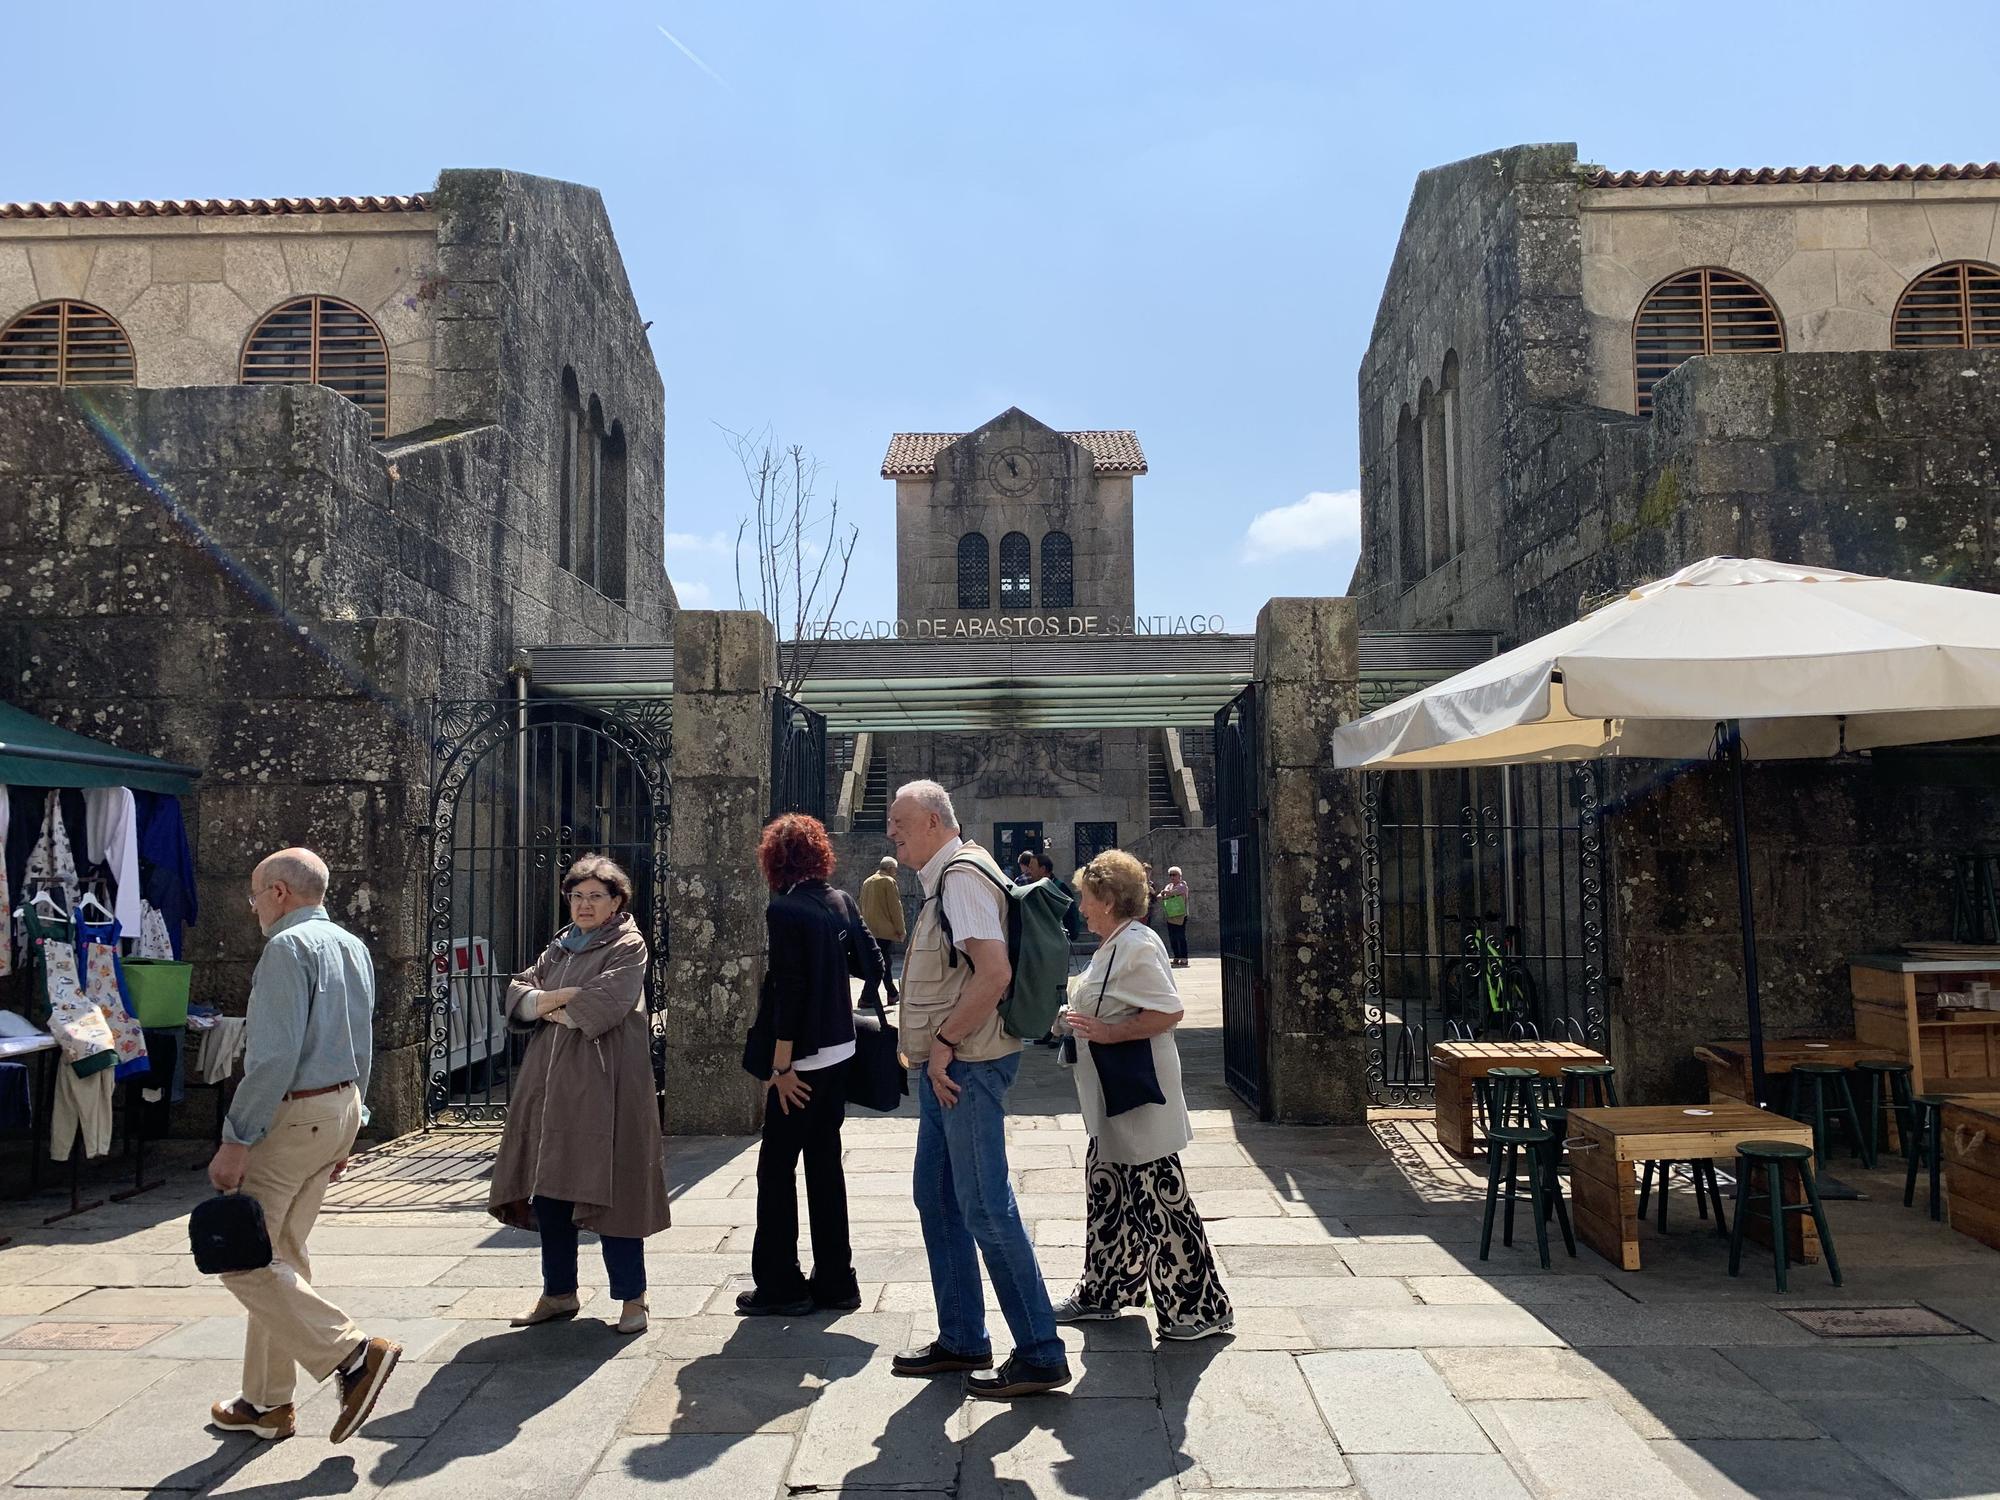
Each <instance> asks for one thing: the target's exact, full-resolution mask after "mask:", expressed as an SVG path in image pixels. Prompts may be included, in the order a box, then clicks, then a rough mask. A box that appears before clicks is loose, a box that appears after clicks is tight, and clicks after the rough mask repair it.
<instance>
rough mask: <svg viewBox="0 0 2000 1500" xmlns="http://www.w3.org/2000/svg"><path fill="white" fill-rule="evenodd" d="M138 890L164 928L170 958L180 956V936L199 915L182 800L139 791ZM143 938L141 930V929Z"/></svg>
mask: <svg viewBox="0 0 2000 1500" xmlns="http://www.w3.org/2000/svg"><path fill="white" fill-rule="evenodd" d="M134 802H135V805H136V806H137V808H138V813H139V887H140V893H141V894H142V895H143V896H144V897H145V899H146V900H147V901H149V902H151V903H152V905H153V907H154V909H155V910H157V911H158V912H159V913H160V918H161V920H162V922H163V923H164V924H165V926H166V930H167V938H168V941H169V942H170V943H171V944H172V945H173V956H174V957H175V958H179V957H180V956H181V953H182V943H183V935H184V933H185V932H186V929H188V928H189V927H192V926H193V925H194V923H195V920H196V918H197V917H199V915H200V904H199V902H198V901H197V899H196V895H195V884H194V851H193V849H192V848H190V847H189V845H188V837H187V824H186V823H185V822H184V821H183V820H182V817H181V799H180V798H178V797H169V796H167V795H165V794H164V793H161V792H138V793H135V794H134ZM140 931H141V934H142V935H143V931H144V929H143V928H141V929H140Z"/></svg>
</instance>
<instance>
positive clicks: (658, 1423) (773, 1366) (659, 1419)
mask: <svg viewBox="0 0 2000 1500" xmlns="http://www.w3.org/2000/svg"><path fill="white" fill-rule="evenodd" d="M825 1368H826V1361H825V1360H823V1359H822V1360H799V1359H736V1358H728V1357H724V1356H712V1357H704V1358H699V1359H685V1360H683V1359H668V1360H662V1361H661V1362H660V1364H659V1366H658V1368H657V1369H656V1370H655V1371H654V1372H653V1376H652V1378H651V1379H650V1380H648V1381H647V1382H646V1385H645V1387H644V1389H642V1390H641V1391H640V1392H639V1396H638V1399H637V1400H636V1401H634V1402H633V1404H632V1410H631V1411H630V1412H629V1413H627V1415H626V1419H625V1430H626V1431H627V1432H632V1433H662V1434H665V1433H671V1434H673V1435H675V1436H677V1437H678V1436H681V1435H684V1434H694V1433H711V1434H712V1433H725V1434H726V1433H739V1434H742V1433H752V1432H798V1431H800V1430H801V1429H802V1428H803V1427H804V1426H805V1422H806V1412H807V1410H808V1409H809V1408H810V1407H811V1406H812V1403H813V1401H814V1399H815V1398H816V1397H817V1396H818V1395H819V1392H820V1391H821V1389H822V1388H823V1387H824V1386H825V1384H826V1379H825ZM781 1477H782V1476H781Z"/></svg>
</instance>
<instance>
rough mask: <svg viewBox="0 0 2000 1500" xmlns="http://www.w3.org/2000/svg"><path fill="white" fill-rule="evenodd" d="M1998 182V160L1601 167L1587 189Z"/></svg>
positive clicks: (1592, 177)
mask: <svg viewBox="0 0 2000 1500" xmlns="http://www.w3.org/2000/svg"><path fill="white" fill-rule="evenodd" d="M1982 179H1983V180H1989V181H2000V161H1989V162H1986V163H1984V164H1981V163H1979V162H1967V163H1965V164H1964V165H1963V166H1952V165H1950V164H1946V165H1945V166H1942V167H1932V166H1916V167H1913V166H1911V165H1909V164H1908V163H1907V162H1899V163H1898V164H1897V165H1895V166H1893V167H1891V166H1885V165H1883V164H1882V163H1880V162H1877V163H1876V164H1875V165H1874V166H1872V167H1864V166H1861V165H1859V164H1858V163H1857V164H1856V165H1854V166H1851V167H1839V166H1834V167H1735V168H1725V167H1717V168H1713V169H1708V170H1698V171H1693V172H1678V171H1676V172H1611V171H1607V170H1605V169H1604V168H1602V167H1600V168H1598V170H1597V171H1595V172H1593V173H1592V174H1591V175H1590V177H1589V178H1588V179H1587V180H1586V184H1585V185H1586V186H1589V187H1600V188H1617V187H1753V186H1759V185H1762V184H1765V183H1776V182H1976V181H1980V180H1982Z"/></svg>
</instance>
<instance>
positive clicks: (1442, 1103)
mask: <svg viewBox="0 0 2000 1500" xmlns="http://www.w3.org/2000/svg"><path fill="white" fill-rule="evenodd" d="M1603 1061H1605V1057H1604V1054H1603V1053H1602V1052H1596V1051H1593V1050H1592V1049H1590V1048H1589V1047H1585V1046H1583V1045H1582V1044H1580V1043H1577V1042H1439V1043H1437V1044H1436V1045H1435V1046H1433V1047H1432V1048H1431V1067H1432V1069H1433V1071H1434V1072H1435V1074H1436V1079H1437V1133H1438V1144H1439V1145H1440V1146H1442V1147H1444V1149H1445V1150H1447V1151H1450V1152H1452V1153H1454V1154H1455V1155H1458V1156H1470V1155H1472V1153H1473V1126H1474V1125H1475V1123H1477V1119H1478V1112H1477V1111H1476V1110H1475V1109H1474V1108H1473V1104H1472V1085H1473V1081H1474V1080H1475V1079H1479V1078H1484V1077H1485V1076H1486V1075H1487V1074H1488V1073H1490V1072H1492V1071H1493V1069H1495V1068H1531V1069H1533V1070H1534V1071H1535V1072H1537V1073H1539V1074H1541V1075H1542V1076H1543V1077H1544V1078H1552V1077H1554V1076H1555V1075H1556V1074H1558V1073H1560V1072H1562V1070H1563V1069H1564V1068H1567V1067H1570V1066H1573V1065H1575V1064H1580V1063H1602V1062H1603Z"/></svg>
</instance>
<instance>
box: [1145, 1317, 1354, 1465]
mask: <svg viewBox="0 0 2000 1500" xmlns="http://www.w3.org/2000/svg"><path fill="white" fill-rule="evenodd" d="M1159 1379H1160V1407H1161V1410H1162V1412H1163V1413H1164V1414H1165V1417H1166V1431H1167V1437H1168V1439H1169V1440H1170V1441H1171V1442H1172V1443H1173V1444H1174V1447H1175V1450H1176V1451H1177V1452H1178V1453H1180V1454H1183V1455H1185V1457H1186V1458H1187V1460H1188V1466H1187V1468H1186V1470H1185V1472H1184V1473H1183V1474H1182V1482H1183V1483H1184V1484H1186V1485H1187V1486H1189V1487H1190V1488H1195V1489H1200V1488H1204V1487H1206V1488H1216V1489H1257V1488H1270V1489H1282V1488H1286V1487H1288V1486H1290V1485H1294V1484H1297V1483H1299V1482H1300V1481H1301V1480H1305V1481H1306V1482H1308V1483H1315V1484H1324V1483H1325V1482H1326V1480H1327V1478H1328V1477H1330V1476H1333V1475H1344V1474H1345V1473H1346V1472H1347V1468H1346V1464H1345V1463H1344V1462H1343V1461H1342V1460H1341V1457H1340V1450H1339V1448H1338V1447H1336V1446H1335V1444H1334V1440H1333V1435H1332V1434H1331V1433H1330V1432H1328V1431H1327V1428H1326V1425H1325V1424H1324V1423H1323V1422H1322V1421H1321V1420H1320V1419H1319V1417H1318V1414H1317V1412H1316V1411H1315V1410H1314V1406H1313V1399H1312V1392H1311V1389H1310V1387H1308V1386H1307V1384H1306V1380H1305V1377H1304V1376H1303V1375H1302V1374H1301V1373H1300V1371H1299V1366H1298V1362H1297V1361H1296V1360H1295V1359H1293V1358H1292V1357H1291V1356H1290V1355H1289V1354H1285V1353H1277V1352H1270V1353H1260V1352H1239V1351H1236V1350H1233V1349H1231V1350H1224V1349H1221V1348H1219V1347H1218V1346H1217V1345H1215V1344H1214V1343H1213V1342H1212V1341H1207V1342H1204V1343H1200V1344H1186V1345H1182V1346H1179V1347H1178V1348H1172V1349H1163V1350H1162V1351H1161V1353H1160V1356H1159Z"/></svg>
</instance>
